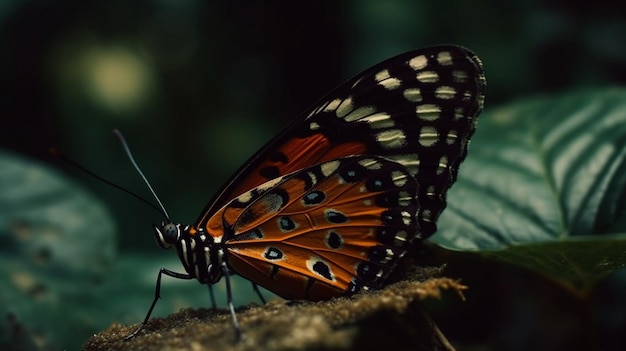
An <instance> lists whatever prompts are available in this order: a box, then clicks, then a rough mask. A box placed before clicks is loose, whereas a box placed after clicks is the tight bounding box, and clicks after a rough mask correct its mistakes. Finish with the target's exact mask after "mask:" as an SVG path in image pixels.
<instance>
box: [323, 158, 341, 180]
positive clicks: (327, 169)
mask: <svg viewBox="0 0 626 351" xmlns="http://www.w3.org/2000/svg"><path fill="white" fill-rule="evenodd" d="M339 165H340V162H339V161H336V160H335V161H329V162H325V163H322V164H321V165H320V170H321V171H322V174H323V175H324V176H325V177H328V176H329V175H331V174H332V173H333V172H334V171H336V170H337V168H339Z"/></svg>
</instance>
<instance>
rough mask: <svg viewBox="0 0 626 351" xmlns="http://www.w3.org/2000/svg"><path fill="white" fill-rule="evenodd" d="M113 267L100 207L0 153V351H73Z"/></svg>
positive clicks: (109, 225) (93, 317) (39, 168)
mask: <svg viewBox="0 0 626 351" xmlns="http://www.w3.org/2000/svg"><path fill="white" fill-rule="evenodd" d="M114 259H115V230H114V225H113V221H112V220H111V218H110V216H109V215H108V213H107V211H106V210H105V208H104V206H102V204H101V203H100V202H99V201H98V200H97V199H95V198H94V197H93V196H91V195H90V194H89V193H87V192H85V191H84V190H83V189H81V188H80V187H78V186H77V185H76V184H74V183H73V182H71V181H70V180H68V179H66V178H64V177H63V176H62V175H60V174H58V173H57V172H55V171H53V170H52V169H50V168H48V167H46V166H44V165H42V164H39V163H37V162H35V161H32V160H28V159H26V158H22V157H19V156H17V155H13V154H10V153H7V152H2V151H0V281H2V284H0V301H1V304H0V315H2V316H3V317H2V319H1V320H0V349H6V348H7V347H9V348H11V349H21V350H30V349H64V348H67V349H77V348H79V347H80V344H81V343H82V340H84V339H85V338H86V337H87V336H88V335H90V334H92V333H93V332H94V330H97V329H99V328H101V327H102V325H101V323H102V322H101V321H99V320H98V316H99V313H98V312H99V311H98V312H96V313H92V314H89V315H86V314H84V311H85V310H86V309H87V307H88V306H89V305H91V304H94V297H95V296H96V295H95V293H96V292H97V291H98V289H99V287H100V284H99V282H100V280H101V279H102V278H103V276H104V275H105V274H106V273H107V272H108V271H109V270H110V268H111V266H112V265H113V263H114Z"/></svg>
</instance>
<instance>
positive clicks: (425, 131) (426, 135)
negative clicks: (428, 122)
mask: <svg viewBox="0 0 626 351" xmlns="http://www.w3.org/2000/svg"><path fill="white" fill-rule="evenodd" d="M438 140H439V132H437V129H435V127H432V126H424V127H422V129H421V130H420V135H419V143H420V144H421V145H422V146H425V147H429V146H433V145H435V143H437V141H438Z"/></svg>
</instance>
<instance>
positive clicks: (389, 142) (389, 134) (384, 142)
mask: <svg viewBox="0 0 626 351" xmlns="http://www.w3.org/2000/svg"><path fill="white" fill-rule="evenodd" d="M376 141H378V143H379V144H380V145H381V146H382V147H383V148H385V149H397V148H401V147H403V146H404V145H406V135H405V134H404V132H403V131H402V130H400V129H391V130H385V131H382V132H380V133H378V134H376Z"/></svg>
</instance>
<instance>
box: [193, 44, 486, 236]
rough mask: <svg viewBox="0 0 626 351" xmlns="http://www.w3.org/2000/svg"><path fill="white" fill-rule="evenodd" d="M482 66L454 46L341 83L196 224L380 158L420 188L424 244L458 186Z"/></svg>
mask: <svg viewBox="0 0 626 351" xmlns="http://www.w3.org/2000/svg"><path fill="white" fill-rule="evenodd" d="M484 89H485V78H484V75H483V70H482V65H481V63H480V60H479V59H478V58H477V57H476V56H475V55H474V54H473V53H472V52H471V51H469V50H467V49H464V48H461V47H457V46H437V47H431V48H426V49H420V50H415V51H411V52H408V53H405V54H402V55H399V56H396V57H394V58H391V59H389V60H386V61H384V62H382V63H380V64H378V65H376V66H374V67H372V68H370V69H368V70H366V71H365V72H363V73H361V74H359V75H357V76H356V77H355V78H353V79H351V80H349V81H347V82H345V83H344V84H342V85H341V86H339V87H338V88H336V89H335V90H334V91H332V92H331V93H330V94H328V95H327V96H326V97H325V98H323V99H322V100H321V101H320V102H319V103H317V104H315V105H314V106H313V107H312V108H311V109H310V110H309V111H308V112H306V113H305V114H303V115H302V116H300V117H299V118H298V119H296V120H295V121H294V122H293V123H292V124H291V125H290V126H289V127H287V128H286V129H285V130H284V131H283V132H282V133H280V134H279V135H278V136H277V137H276V138H274V139H273V140H272V141H270V142H269V143H268V144H267V145H266V146H265V147H263V148H262V149H261V150H260V151H259V152H258V153H256V154H255V155H254V156H253V157H252V158H251V159H250V160H248V161H247V162H246V163H245V165H244V166H243V167H242V168H241V169H240V170H239V171H238V172H237V173H236V175H235V176H234V177H233V178H231V180H230V181H228V182H227V183H226V185H225V186H224V187H223V188H222V189H221V190H220V191H219V192H218V194H217V195H216V197H215V198H214V199H213V200H212V201H211V202H209V204H208V205H207V207H206V208H205V209H204V211H203V212H202V215H201V216H200V218H199V219H198V221H197V222H196V226H197V227H202V228H207V229H210V228H208V223H207V222H208V221H209V219H210V218H211V217H212V216H213V215H215V213H216V212H217V211H218V210H219V209H220V208H221V207H222V206H224V205H225V204H226V203H227V202H229V201H230V200H231V199H233V198H235V197H236V196H238V195H240V194H242V193H245V192H247V191H248V190H250V189H253V188H255V187H257V186H259V185H261V184H263V183H265V182H267V181H269V180H271V179H275V178H277V177H280V176H282V175H285V174H289V173H291V172H294V171H297V170H299V169H302V168H307V167H309V166H311V165H315V164H319V163H322V162H325V161H329V160H334V159H340V158H342V157H346V156H350V155H362V154H367V155H377V156H383V157H386V158H388V159H391V160H394V161H396V162H398V163H400V164H401V165H403V166H404V167H406V168H407V169H408V171H409V172H410V174H411V175H412V176H413V177H415V179H416V180H417V182H418V183H419V184H420V189H419V192H418V194H417V198H418V199H419V203H420V210H419V214H418V218H419V223H420V231H421V235H422V236H423V237H427V236H429V235H431V234H432V233H433V232H434V231H435V229H436V226H435V222H436V219H437V217H438V216H439V214H440V213H441V211H442V210H443V209H444V207H445V196H446V191H447V190H448V188H449V187H450V186H451V184H452V183H453V182H454V181H455V180H456V174H457V169H458V166H459V164H460V162H461V161H462V160H463V159H464V158H465V155H466V152H467V144H468V141H469V138H470V137H471V135H472V134H473V132H474V128H475V123H476V118H477V116H478V114H479V113H480V111H481V109H482V106H483V102H484Z"/></svg>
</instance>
